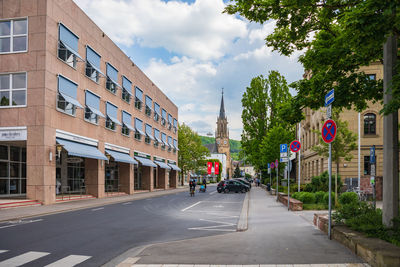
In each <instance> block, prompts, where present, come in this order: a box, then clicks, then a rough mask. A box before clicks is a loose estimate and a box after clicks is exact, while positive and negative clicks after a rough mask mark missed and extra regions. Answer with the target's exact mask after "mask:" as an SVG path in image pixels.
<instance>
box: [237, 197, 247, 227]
mask: <svg viewBox="0 0 400 267" xmlns="http://www.w3.org/2000/svg"><path fill="white" fill-rule="evenodd" d="M249 202H250V192H247V193H246V198H245V199H244V201H243V206H242V212H241V213H240V218H239V222H238V225H237V228H236V231H238V232H243V231H246V230H247V229H248V217H249Z"/></svg>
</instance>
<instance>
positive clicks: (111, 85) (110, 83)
mask: <svg viewBox="0 0 400 267" xmlns="http://www.w3.org/2000/svg"><path fill="white" fill-rule="evenodd" d="M106 64H107V81H106V89H107V90H108V91H110V92H111V93H113V94H116V92H117V87H119V88H121V85H119V83H118V82H117V81H118V70H117V69H116V68H114V67H113V66H112V65H111V64H110V63H106Z"/></svg>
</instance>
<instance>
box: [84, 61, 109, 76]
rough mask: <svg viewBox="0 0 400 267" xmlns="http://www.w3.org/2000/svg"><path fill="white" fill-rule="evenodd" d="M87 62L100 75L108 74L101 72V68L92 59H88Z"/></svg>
mask: <svg viewBox="0 0 400 267" xmlns="http://www.w3.org/2000/svg"><path fill="white" fill-rule="evenodd" d="M87 62H88V63H89V65H90V67H92V68H93V69H94V70H95V71H97V72H98V73H99V74H100V75H102V76H103V77H106V75H105V74H104V73H103V72H101V70H100V69H99V68H98V67H97V66H96V65H95V64H94V63H92V62H90V60H87Z"/></svg>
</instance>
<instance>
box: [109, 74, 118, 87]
mask: <svg viewBox="0 0 400 267" xmlns="http://www.w3.org/2000/svg"><path fill="white" fill-rule="evenodd" d="M107 78H108V79H110V81H111V82H112V83H113V84H115V85H116V86H117V87H119V88H122V86H121V85H119V83H118V82H117V81H116V80H114V79H113V78H111V77H110V76H109V75H107Z"/></svg>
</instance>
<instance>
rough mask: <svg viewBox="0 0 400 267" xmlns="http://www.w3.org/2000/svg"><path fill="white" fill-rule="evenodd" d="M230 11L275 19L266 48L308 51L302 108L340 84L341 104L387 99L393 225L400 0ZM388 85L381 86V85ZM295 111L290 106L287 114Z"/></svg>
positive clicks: (272, 1)
mask: <svg viewBox="0 0 400 267" xmlns="http://www.w3.org/2000/svg"><path fill="white" fill-rule="evenodd" d="M233 2H234V3H233V4H230V5H228V6H227V7H226V9H225V12H227V13H230V14H236V13H239V14H240V15H242V16H244V17H246V18H247V19H248V20H250V21H255V22H260V23H264V22H266V21H268V20H270V19H273V20H276V27H275V29H274V32H273V33H272V34H270V35H268V36H267V38H266V41H267V45H268V46H272V47H273V48H274V50H277V51H279V52H280V53H282V54H284V55H291V54H292V53H293V52H294V51H296V50H298V51H301V50H303V49H307V51H306V52H305V53H304V54H303V55H302V56H301V57H300V59H299V60H300V62H301V63H302V64H303V66H304V68H305V69H306V70H307V74H310V75H308V77H307V79H303V80H300V81H298V82H296V83H294V84H293V85H292V86H293V87H294V88H296V90H297V92H298V97H296V99H295V100H296V102H297V103H296V104H295V105H293V106H295V107H296V108H297V112H298V110H299V108H302V107H306V106H308V107H311V108H314V109H317V108H319V107H321V105H323V101H322V99H323V97H324V95H325V94H326V93H327V92H328V91H329V90H331V89H332V88H334V89H335V106H338V107H345V108H347V109H350V108H353V107H355V108H356V109H357V110H359V111H360V110H362V109H365V108H366V107H367V105H368V101H370V100H372V101H381V100H382V96H383V95H384V97H383V103H384V108H383V110H382V111H383V112H384V114H385V117H384V168H383V169H384V179H385V183H384V185H383V186H384V189H383V191H384V194H383V197H384V199H383V202H384V203H383V222H384V224H385V225H387V226H390V225H392V219H393V218H394V217H396V216H397V215H398V213H399V200H398V198H399V174H398V169H399V165H398V164H399V163H398V161H399V155H398V148H399V147H398V142H399V140H398V131H397V128H398V109H399V107H400V72H399V71H398V68H399V67H400V65H397V63H396V62H397V54H398V48H399V47H398V36H399V34H400V28H399V25H400V16H399V15H398V13H397V9H398V8H399V7H400V3H399V1H393V0H354V1H348V0H326V1H320V0H308V1H293V0H264V1H261V0H234V1H233ZM382 59H383V64H384V79H383V83H382V81H371V80H369V79H368V77H367V75H366V74H365V73H363V72H362V71H360V69H359V68H360V66H366V65H369V64H370V63H371V62H375V61H381V60H382ZM382 85H383V87H382ZM295 112H296V110H286V112H285V114H286V115H287V117H288V118H292V119H297V120H298V119H301V117H300V116H294V114H295Z"/></svg>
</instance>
